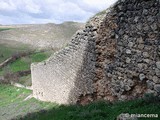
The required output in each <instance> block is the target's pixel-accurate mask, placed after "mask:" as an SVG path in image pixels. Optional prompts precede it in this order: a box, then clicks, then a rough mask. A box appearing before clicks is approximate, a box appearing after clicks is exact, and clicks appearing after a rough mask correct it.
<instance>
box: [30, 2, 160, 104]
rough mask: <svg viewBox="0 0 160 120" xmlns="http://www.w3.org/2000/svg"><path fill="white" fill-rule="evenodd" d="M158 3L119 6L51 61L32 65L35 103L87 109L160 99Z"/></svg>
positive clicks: (128, 3) (75, 38) (80, 33)
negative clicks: (94, 104)
mask: <svg viewBox="0 0 160 120" xmlns="http://www.w3.org/2000/svg"><path fill="white" fill-rule="evenodd" d="M159 10H160V3H159V0H119V1H118V2H117V3H116V4H115V5H114V6H113V7H111V8H110V9H108V10H107V12H106V16H105V18H103V17H98V18H97V16H95V17H94V18H93V19H91V20H90V21H89V22H88V23H87V25H86V28H85V29H84V30H82V31H81V32H77V33H76V34H75V35H74V36H73V39H72V41H71V42H70V44H69V45H68V46H67V47H66V48H65V49H63V50H61V51H60V52H58V53H56V54H55V55H54V56H52V57H51V58H50V59H49V60H47V61H45V62H43V63H38V64H32V67H31V68H32V83H33V93H34V96H35V97H36V98H39V99H41V100H45V101H53V102H58V103H64V104H68V103H77V102H78V103H81V104H85V103H88V102H90V101H94V100H97V99H105V100H109V101H115V100H130V99H135V98H137V97H142V96H143V95H144V94H145V93H153V94H155V95H159V94H160V42H159V39H160V34H159V30H160V13H159Z"/></svg>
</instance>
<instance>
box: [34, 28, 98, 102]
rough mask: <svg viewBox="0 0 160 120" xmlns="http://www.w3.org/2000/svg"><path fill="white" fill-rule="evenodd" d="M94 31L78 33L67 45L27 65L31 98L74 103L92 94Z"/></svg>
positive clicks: (90, 29) (94, 29) (89, 29)
mask: <svg viewBox="0 0 160 120" xmlns="http://www.w3.org/2000/svg"><path fill="white" fill-rule="evenodd" d="M95 40H96V28H95V27H93V26H91V25H88V26H86V28H85V29H84V30H81V31H78V32H77V33H76V34H75V35H74V36H73V38H72V41H71V42H70V44H68V46H67V47H66V48H64V49H62V50H61V51H59V52H57V53H55V54H54V55H53V56H52V57H50V58H49V59H48V60H47V61H44V62H42V63H38V64H36V63H34V64H32V66H31V71H32V86H33V95H34V96H35V97H36V98H38V99H40V100H43V101H52V102H57V103H61V104H68V103H76V102H77V101H79V98H80V96H81V97H82V96H85V95H86V94H91V93H93V87H92V84H93V81H92V80H93V79H94V77H95V73H94V71H95V69H94V66H95V65H94V64H95V54H94V51H95Z"/></svg>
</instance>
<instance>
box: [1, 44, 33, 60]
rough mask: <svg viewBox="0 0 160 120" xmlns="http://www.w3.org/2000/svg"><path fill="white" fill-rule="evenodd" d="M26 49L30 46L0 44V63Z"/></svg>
mask: <svg viewBox="0 0 160 120" xmlns="http://www.w3.org/2000/svg"><path fill="white" fill-rule="evenodd" d="M28 50H30V48H28V47H27V46H25V45H21V46H18V47H13V46H9V45H6V44H0V63H1V62H3V61H5V60H6V59H7V58H9V57H11V56H12V55H13V54H16V53H21V52H25V51H28Z"/></svg>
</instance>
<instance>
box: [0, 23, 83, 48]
mask: <svg viewBox="0 0 160 120" xmlns="http://www.w3.org/2000/svg"><path fill="white" fill-rule="evenodd" d="M83 26H84V24H83V23H77V22H64V23H62V24H54V23H48V24H29V25H6V26H0V29H5V28H11V29H6V30H3V31H1V32H0V42H1V41H3V42H9V43H11V42H10V41H18V42H22V43H25V44H29V45H32V46H34V47H44V48H46V47H47V48H48V47H52V48H58V49H59V48H62V47H63V46H65V45H66V44H67V43H68V41H69V40H70V39H71V37H72V35H73V34H74V33H75V32H76V31H77V30H79V29H82V28H83ZM11 44H12V43H11Z"/></svg>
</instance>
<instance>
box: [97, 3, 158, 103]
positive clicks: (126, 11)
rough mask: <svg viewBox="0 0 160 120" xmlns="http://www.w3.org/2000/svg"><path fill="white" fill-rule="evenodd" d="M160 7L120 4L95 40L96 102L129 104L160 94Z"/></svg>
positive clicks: (102, 26) (155, 5)
mask: <svg viewBox="0 0 160 120" xmlns="http://www.w3.org/2000/svg"><path fill="white" fill-rule="evenodd" d="M159 30H160V3H159V1H158V0H121V1H118V2H117V3H116V4H115V5H114V7H113V8H112V9H111V10H110V12H108V13H107V16H106V20H104V22H103V23H101V25H100V28H99V31H98V39H97V40H96V54H97V58H96V78H95V79H96V82H95V88H96V96H97V99H102V98H103V99H106V100H111V101H112V100H117V99H119V100H126V99H127V100H128V99H134V98H137V97H142V96H143V95H144V93H154V94H155V95H159V93H160V66H159V65H160V64H159V63H160V33H159Z"/></svg>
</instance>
